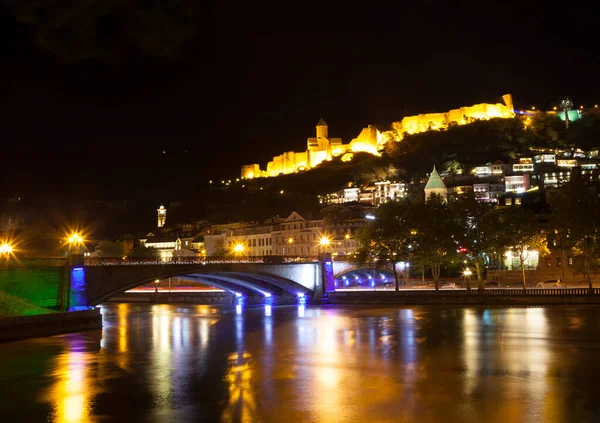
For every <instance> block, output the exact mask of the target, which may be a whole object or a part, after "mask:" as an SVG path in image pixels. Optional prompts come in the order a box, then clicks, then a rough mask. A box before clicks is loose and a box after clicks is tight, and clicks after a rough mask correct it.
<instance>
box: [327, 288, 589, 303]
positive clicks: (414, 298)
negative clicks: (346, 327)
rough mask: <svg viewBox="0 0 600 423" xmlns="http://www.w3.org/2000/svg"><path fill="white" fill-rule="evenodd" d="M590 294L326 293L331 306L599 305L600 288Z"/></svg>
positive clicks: (577, 291) (549, 291) (579, 290)
mask: <svg viewBox="0 0 600 423" xmlns="http://www.w3.org/2000/svg"><path fill="white" fill-rule="evenodd" d="M594 291H595V295H590V294H589V293H588V290H587V288H574V289H567V290H564V289H563V290H558V289H556V290H552V289H547V290H541V289H540V290H528V291H521V290H504V289H499V290H486V291H484V292H483V293H482V294H480V293H478V292H477V291H472V292H471V293H467V292H466V291H441V292H439V291H438V292H436V291H399V292H395V291H386V292H382V291H362V292H361V291H343V292H340V291H330V292H328V293H327V297H328V299H329V302H330V303H331V304H340V305H342V304H363V305H435V304H446V305H492V304H498V305H551V304H567V305H568V304H573V305H576V304H600V295H598V294H600V292H598V291H600V289H598V288H595V289H594Z"/></svg>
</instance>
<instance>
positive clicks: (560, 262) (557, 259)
mask: <svg viewBox="0 0 600 423" xmlns="http://www.w3.org/2000/svg"><path fill="white" fill-rule="evenodd" d="M556 265H557V266H562V260H561V258H560V257H556Z"/></svg>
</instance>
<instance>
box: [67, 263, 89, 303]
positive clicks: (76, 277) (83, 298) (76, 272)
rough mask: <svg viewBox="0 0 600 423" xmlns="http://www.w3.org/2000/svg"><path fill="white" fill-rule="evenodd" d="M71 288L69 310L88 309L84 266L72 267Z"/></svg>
mask: <svg viewBox="0 0 600 423" xmlns="http://www.w3.org/2000/svg"><path fill="white" fill-rule="evenodd" d="M69 288H70V289H69V291H70V292H69V311H76V310H88V309H89V306H88V302H87V292H86V283H85V269H84V268H83V267H73V268H72V269H71V286H70V287H69Z"/></svg>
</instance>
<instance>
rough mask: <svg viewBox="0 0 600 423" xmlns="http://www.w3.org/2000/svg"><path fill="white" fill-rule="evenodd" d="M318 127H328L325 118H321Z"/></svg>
mask: <svg viewBox="0 0 600 423" xmlns="http://www.w3.org/2000/svg"><path fill="white" fill-rule="evenodd" d="M317 126H327V124H326V123H325V121H324V120H323V118H321V120H320V121H319V123H317Z"/></svg>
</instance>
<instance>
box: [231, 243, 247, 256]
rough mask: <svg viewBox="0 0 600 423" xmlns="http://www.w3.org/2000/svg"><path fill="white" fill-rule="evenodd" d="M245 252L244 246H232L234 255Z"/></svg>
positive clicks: (239, 244)
mask: <svg viewBox="0 0 600 423" xmlns="http://www.w3.org/2000/svg"><path fill="white" fill-rule="evenodd" d="M244 250H245V247H244V244H241V243H238V244H235V245H234V246H233V252H234V253H235V254H242V253H243V252H244Z"/></svg>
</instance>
